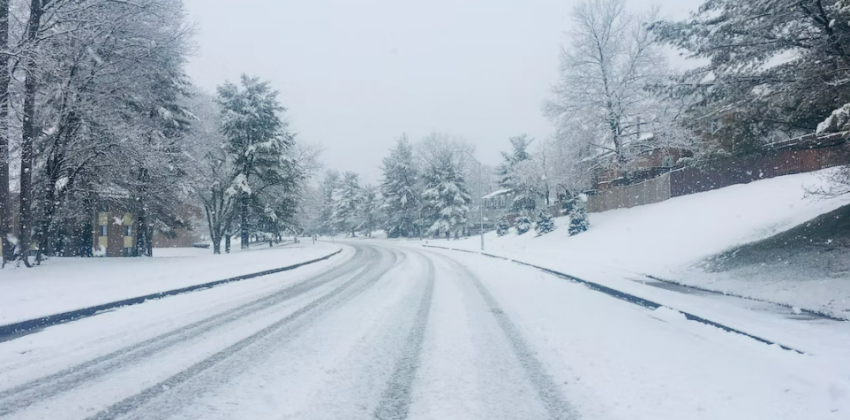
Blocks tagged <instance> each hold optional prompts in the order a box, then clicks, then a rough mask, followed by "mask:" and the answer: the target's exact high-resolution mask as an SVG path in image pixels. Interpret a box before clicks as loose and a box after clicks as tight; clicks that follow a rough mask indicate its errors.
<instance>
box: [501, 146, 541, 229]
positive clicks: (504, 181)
mask: <svg viewBox="0 0 850 420" xmlns="http://www.w3.org/2000/svg"><path fill="white" fill-rule="evenodd" d="M509 140H510V142H511V152H510V153H506V152H502V163H501V164H499V166H498V167H497V168H496V175H497V176H498V177H499V187H501V188H502V189H506V190H510V191H511V193H513V203H512V204H511V209H512V210H513V211H515V212H526V213H528V212H530V211H532V210H534V207H535V201H534V198H535V196H536V195H538V194H536V193H535V188H534V187H535V185H533V184H531V182H530V180H529V179H528V176H526V174H525V173H523V172H528V171H527V170H526V169H527V167H528V164H529V163H531V154H529V152H528V146H530V145H531V142H532V141H534V139H531V138H529V137H528V136H527V135H525V134H523V135H520V136H516V137H511V138H510V139H509Z"/></svg>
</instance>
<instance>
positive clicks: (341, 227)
mask: <svg viewBox="0 0 850 420" xmlns="http://www.w3.org/2000/svg"><path fill="white" fill-rule="evenodd" d="M471 150H472V149H471V147H470V146H468V145H467V144H465V143H464V142H462V141H459V140H456V139H452V138H451V137H449V136H447V135H442V134H431V135H429V136H427V137H426V138H424V139H422V140H421V141H420V142H418V143H417V144H415V145H414V144H413V143H412V142H410V140H408V139H407V137H406V136H402V137H401V138H400V139H399V140H398V141H397V142H396V145H395V146H394V147H393V148H392V149H391V150H390V153H389V156H387V157H385V158H384V160H383V166H382V170H383V179H382V181H381V185H380V186H378V187H375V186H370V185H366V186H360V185H359V177H358V175H357V174H355V173H353V172H346V173H344V174H342V175H340V174H339V173H338V172H336V171H327V172H326V173H325V177H324V179H323V181H322V183H321V185H320V187H319V188H318V190H317V191H315V195H316V196H319V197H321V199H320V200H317V201H316V202H315V203H314V205H315V207H316V209H315V210H314V211H313V213H314V214H315V215H316V216H317V217H315V218H314V220H313V222H312V227H313V230H314V231H315V232H316V233H318V234H320V235H335V234H348V235H351V236H355V235H356V234H357V232H363V233H364V234H365V235H370V234H371V232H372V231H374V230H376V229H378V228H383V229H384V230H385V231H386V233H387V236H389V237H391V238H397V237H415V236H419V235H428V236H441V235H452V234H454V235H455V236H457V235H459V234H460V233H461V232H462V231H464V230H465V229H466V226H467V215H468V213H469V207H470V205H471V203H472V202H473V199H472V196H470V194H469V190H468V185H467V178H468V174H469V173H470V172H471V171H472V169H471V166H472V165H471V162H470V160H469V159H468V157H466V155H464V154H463V152H462V151H466V152H471ZM475 182H483V180H478V179H476V180H475Z"/></svg>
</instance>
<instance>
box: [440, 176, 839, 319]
mask: <svg viewBox="0 0 850 420" xmlns="http://www.w3.org/2000/svg"><path fill="white" fill-rule="evenodd" d="M827 171H829V170H826V171H820V172H815V173H809V174H798V175H789V176H784V177H779V178H774V179H769V180H763V181H758V182H754V183H751V184H746V185H735V186H731V187H727V188H722V189H718V190H714V191H709V192H705V193H701V194H694V195H689V196H684V197H678V198H674V199H671V200H668V201H665V202H661V203H657V204H652V205H647V206H641V207H635V208H631V209H620V210H613V211H608V212H604V213H598V214H591V215H590V222H591V228H590V230H589V231H587V232H585V233H582V234H580V235H577V236H574V237H570V236H569V234H568V232H567V226H566V225H567V223H568V220H567V218H558V219H556V224H557V226H558V229H557V230H556V231H555V232H552V233H550V234H547V235H544V236H540V237H536V236H535V233H534V231H531V232H529V233H527V234H525V235H522V236H516V234H515V232H514V231H513V230H512V231H511V233H510V234H508V235H507V236H504V237H497V236H496V234H495V233H494V232H491V233H488V234H487V235H486V238H485V239H486V244H485V247H486V252H489V253H493V254H497V255H503V256H506V257H509V258H514V259H518V260H521V261H526V262H529V263H532V264H537V265H541V266H545V267H548V268H551V269H554V270H559V271H562V272H565V273H568V274H571V275H574V276H577V277H581V278H585V279H587V280H590V281H595V282H599V283H602V284H605V285H607V286H610V287H615V288H619V289H621V290H624V291H628V292H634V293H636V294H638V295H640V296H644V297H655V296H657V295H658V294H662V292H666V291H661V290H650V289H652V288H649V287H646V286H643V285H641V284H638V283H635V281H634V280H638V281H641V280H646V278H645V277H643V276H642V275H644V274H649V275H654V276H657V277H660V278H672V279H675V280H677V281H680V282H682V283H688V282H689V281H691V282H693V283H692V284H699V285H702V286H705V285H706V284H710V282H711V277H712V276H711V275H710V274H707V273H700V274H701V275H699V276H696V275H691V274H694V273H697V272H699V269H698V268H697V267H696V264H697V263H699V262H700V261H702V260H704V259H705V258H708V257H711V256H713V255H716V254H718V253H721V252H723V251H726V250H729V249H731V248H734V247H736V246H740V245H742V244H746V243H750V242H753V241H758V240H762V239H765V238H768V237H771V236H773V235H776V234H778V233H781V232H783V231H786V230H788V229H791V228H793V227H794V226H797V225H799V224H802V223H805V222H806V221H808V220H811V219H813V218H815V217H817V216H818V215H821V214H824V213H827V212H830V211H833V210H835V209H837V208H839V207H841V206H843V205H846V204H848V202H850V200H848V198H847V197H839V198H832V199H826V200H824V199H813V198H810V197H807V194H806V191H807V190H811V189H813V188H817V187H818V186H824V185H825V184H826V181H825V179H824V177H823V176H824V174H825V173H827ZM431 243H432V244H434V245H447V246H450V247H452V248H463V249H470V250H478V247H479V240H478V238H468V239H465V240H461V241H451V242H445V241H437V240H433V241H431ZM844 280H847V279H844ZM786 281H788V282H793V281H794V279H786ZM736 282H737V284H738V287H736ZM787 287H788V285H787V284H777V283H770V282H761V283H760V284H755V285H754V284H753V283H752V282H749V279H746V278H741V279H737V280H736V281H731V280H727V281H726V282H725V283H724V289H723V290H724V291H726V292H732V293H739V294H741V295H745V296H750V297H755V298H760V299H766V300H770V301H777V302H781V303H786V304H790V305H794V306H801V307H806V308H809V309H814V310H819V311H824V312H829V313H833V314H836V313H842V312H843V313H844V314H845V316H846V314H847V312H844V311H847V310H850V281H831V282H806V283H805V285H804V286H799V285H797V286H796V287H795V292H796V293H793V294H789V293H783V292H782V290H783V289H787ZM663 294H665V295H667V294H669V292H667V293H663ZM812 296H820V297H826V296H829V299H828V300H827V299H824V300H823V301H813V299H812V298H811V297H812ZM686 298H689V297H682V298H681V299H683V300H684V299H686ZM662 300H663V301H664V302H667V301H669V300H670V299H669V296H668V297H667V299H666V300H665V299H662ZM664 302H662V303H664ZM674 302H675V300H674Z"/></svg>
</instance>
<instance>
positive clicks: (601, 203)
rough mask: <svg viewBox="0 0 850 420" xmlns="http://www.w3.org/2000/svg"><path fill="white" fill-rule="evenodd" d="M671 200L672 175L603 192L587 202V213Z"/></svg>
mask: <svg viewBox="0 0 850 420" xmlns="http://www.w3.org/2000/svg"><path fill="white" fill-rule="evenodd" d="M669 198H670V173H666V174H664V175H661V176H659V177H657V178H653V179H650V180H646V181H643V182H641V183H639V184H632V185H625V186H622V187H614V188H610V189H607V190H602V191H600V192H599V193H598V194H596V195H591V196H590V197H588V200H587V211H589V212H591V213H594V212H602V211H606V210H613V209H627V208H630V207H635V206H643V205H646V204H652V203H659V202H662V201H664V200H667V199H669Z"/></svg>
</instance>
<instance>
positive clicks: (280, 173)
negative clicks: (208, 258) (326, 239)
mask: <svg viewBox="0 0 850 420" xmlns="http://www.w3.org/2000/svg"><path fill="white" fill-rule="evenodd" d="M277 96H278V92H276V91H274V90H273V89H272V88H271V86H270V85H269V83H268V82H264V81H261V80H260V79H258V78H254V77H248V76H244V75H243V76H242V78H241V81H240V84H239V85H236V84H234V83H230V82H227V83H224V84H223V85H221V86H219V88H218V90H217V94H216V95H215V97H212V96H209V95H207V94H205V93H203V92H195V93H194V94H193V95H192V97H191V98H190V99H189V103H188V106H187V107H188V109H189V110H191V112H192V115H193V116H194V118H195V120H194V121H195V124H194V125H193V128H192V130H190V132H189V133H188V134H187V136H186V145H187V147H189V148H190V151H191V153H190V155H191V156H193V157H194V159H193V160H192V162H191V165H190V166H189V167H188V169H189V175H190V176H189V177H188V179H187V181H188V183H187V184H188V185H190V186H191V191H192V193H193V194H194V196H195V197H197V200H198V201H199V202H200V203H201V205H202V207H203V210H204V218H205V219H206V224H207V227H208V231H209V237H210V240H211V241H212V247H213V252H214V253H216V254H218V253H220V252H221V243H222V241H224V245H225V251H226V252H229V250H230V240H231V237H233V236H234V235H236V234H237V233H238V236H239V238H240V244H241V247H242V248H247V247H248V246H249V244H250V242H251V239H252V238H263V239H267V240H268V241H269V243H270V244H271V243H272V242H273V241H275V240H279V239H280V237H281V236H282V235H283V233H284V232H287V231H289V232H292V233H295V234H297V233H299V232H300V231H301V225H300V220H299V219H298V218H297V216H298V213H299V209H300V208H301V205H302V199H303V197H304V193H305V188H306V182H307V180H308V178H309V176H310V175H311V174H313V173H314V172H315V170H316V169H317V168H318V166H319V165H318V162H317V158H318V154H319V150H318V149H317V148H315V147H310V146H309V145H304V144H299V143H298V142H296V140H295V135H294V134H293V133H291V132H290V131H289V130H288V124H287V123H286V122H285V120H283V118H282V113H283V112H284V111H285V108H284V107H283V106H281V105H280V103H279V101H278V99H277Z"/></svg>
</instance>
